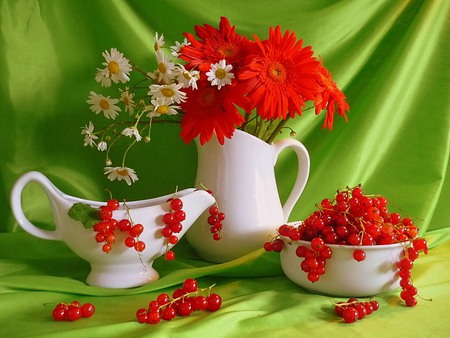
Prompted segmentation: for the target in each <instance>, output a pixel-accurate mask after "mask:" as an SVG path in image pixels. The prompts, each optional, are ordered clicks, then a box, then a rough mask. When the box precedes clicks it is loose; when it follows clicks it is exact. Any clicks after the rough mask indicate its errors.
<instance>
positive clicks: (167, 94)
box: [148, 83, 186, 103]
mask: <svg viewBox="0 0 450 338" xmlns="http://www.w3.org/2000/svg"><path fill="white" fill-rule="evenodd" d="M181 88H183V84H182V83H171V84H167V85H157V84H152V85H151V86H150V91H149V92H148V95H150V96H151V97H152V99H157V98H161V99H169V100H171V101H172V102H176V103H180V102H184V101H186V93H185V92H183V91H181V90H180V89H181Z"/></svg>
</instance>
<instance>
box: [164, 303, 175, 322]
mask: <svg viewBox="0 0 450 338" xmlns="http://www.w3.org/2000/svg"><path fill="white" fill-rule="evenodd" d="M176 315H177V311H176V310H175V308H174V307H172V306H166V307H165V308H164V310H163V311H162V318H163V319H164V320H171V319H173V318H175V316H176Z"/></svg>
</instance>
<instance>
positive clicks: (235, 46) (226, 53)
mask: <svg viewBox="0 0 450 338" xmlns="http://www.w3.org/2000/svg"><path fill="white" fill-rule="evenodd" d="M194 29H195V32H196V34H197V36H198V37H199V38H200V39H201V40H197V39H196V37H195V36H194V35H192V34H190V33H184V34H183V35H184V36H185V37H186V38H187V40H188V41H189V42H190V43H191V44H190V45H187V46H184V47H183V48H182V49H181V55H180V58H181V59H183V60H185V61H187V62H188V64H187V65H186V68H188V69H191V68H193V67H196V66H197V67H198V69H199V70H200V71H202V72H207V71H208V70H209V69H210V68H211V64H213V63H217V62H219V61H220V60H223V59H225V60H226V62H227V64H231V65H232V66H233V69H234V70H235V71H236V72H237V71H239V69H240V68H242V67H243V66H244V65H245V57H246V56H247V55H249V54H251V51H252V50H253V48H254V47H253V46H254V42H253V41H251V40H249V39H248V38H247V37H245V36H242V35H239V34H237V33H236V30H235V26H231V25H230V22H229V21H228V19H227V18H225V17H221V18H220V24H219V29H217V28H214V27H212V26H210V25H208V24H205V25H203V26H199V25H197V26H195V28H194Z"/></svg>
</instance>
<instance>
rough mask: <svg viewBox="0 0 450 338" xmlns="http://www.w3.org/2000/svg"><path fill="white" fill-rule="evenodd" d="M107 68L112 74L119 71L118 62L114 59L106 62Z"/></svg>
mask: <svg viewBox="0 0 450 338" xmlns="http://www.w3.org/2000/svg"><path fill="white" fill-rule="evenodd" d="M108 70H109V72H110V73H112V74H118V73H119V64H118V63H117V62H116V61H110V62H109V63H108Z"/></svg>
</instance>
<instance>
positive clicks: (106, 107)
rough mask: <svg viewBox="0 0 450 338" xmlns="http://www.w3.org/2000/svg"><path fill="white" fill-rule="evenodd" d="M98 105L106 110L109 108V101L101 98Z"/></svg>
mask: <svg viewBox="0 0 450 338" xmlns="http://www.w3.org/2000/svg"><path fill="white" fill-rule="evenodd" d="M98 105H99V106H100V108H102V109H104V110H106V109H109V102H108V101H106V100H103V99H102V100H100V102H99V103H98Z"/></svg>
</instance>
